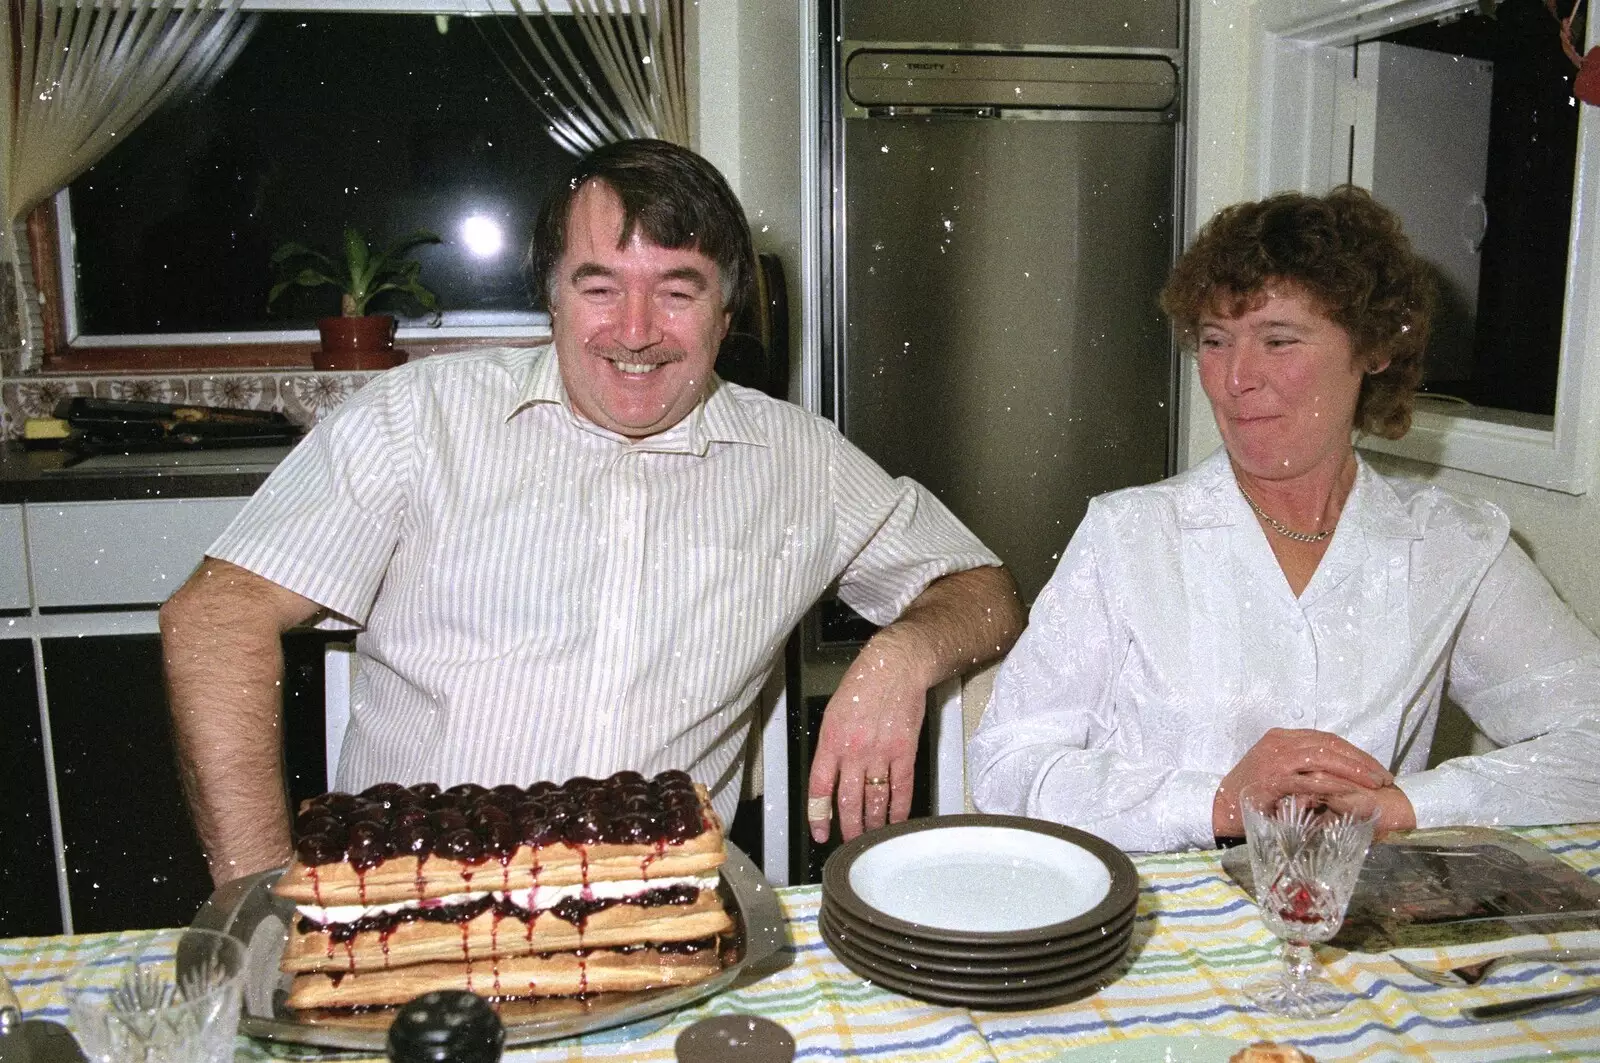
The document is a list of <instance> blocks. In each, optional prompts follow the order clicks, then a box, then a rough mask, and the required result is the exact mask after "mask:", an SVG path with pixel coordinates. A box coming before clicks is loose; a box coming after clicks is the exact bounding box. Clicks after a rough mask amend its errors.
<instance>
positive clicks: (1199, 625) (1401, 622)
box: [968, 451, 1600, 851]
mask: <svg viewBox="0 0 1600 1063" xmlns="http://www.w3.org/2000/svg"><path fill="white" fill-rule="evenodd" d="M1508 532H1509V526H1508V522H1507V520H1506V517H1505V515H1504V514H1503V513H1502V512H1501V511H1500V510H1499V509H1498V508H1497V507H1495V506H1493V505H1492V504H1490V503H1488V502H1483V501H1478V500H1471V499H1462V498H1457V497H1455V496H1453V495H1450V494H1448V493H1446V492H1445V491H1442V490H1440V489H1438V488H1436V487H1432V486H1429V485H1426V484H1420V483H1413V482H1410V481H1405V480H1391V479H1387V478H1385V477H1383V476H1380V475H1378V474H1377V473H1376V472H1374V471H1373V470H1372V469H1371V468H1370V467H1369V466H1368V465H1367V464H1366V463H1365V462H1359V468H1358V471H1357V475H1356V480H1355V486H1354V488H1353V489H1352V491H1351V493H1350V497H1349V498H1348V499H1347V500H1346V502H1345V508H1344V511H1343V513H1342V515H1341V517H1340V520H1339V525H1338V530H1337V531H1336V532H1335V533H1334V536H1333V538H1332V539H1331V540H1330V541H1329V545H1328V550H1327V553H1326V554H1325V555H1324V556H1323V559H1322V563H1321V564H1320V565H1319V566H1318V567H1317V571H1316V573H1315V575H1314V576H1313V577H1312V579H1311V582H1310V583H1309V584H1308V585H1307V586H1306V588H1305V590H1304V592H1303V593H1302V594H1301V595H1300V597H1299V598H1298V599H1297V598H1296V597H1295V596H1294V594H1293V592H1292V591H1291V590H1290V589H1289V584H1288V582H1287V580H1286V579H1285V578H1284V575H1283V572H1282V570H1281V569H1280V568H1279V567H1278V563H1277V560H1276V559H1275V558H1274V556H1273V554H1272V550H1271V547H1270V546H1269V544H1268V543H1267V540H1266V536H1265V533H1264V532H1263V531H1262V529H1261V526H1260V525H1259V524H1258V523H1257V522H1256V520H1255V518H1254V516H1253V515H1252V514H1251V512H1250V510H1249V508H1248V507H1247V505H1246V503H1245V500H1244V496H1243V495H1242V494H1240V492H1239V488H1238V486H1237V484H1236V483H1235V481H1234V478H1233V471H1232V469H1231V467H1230V466H1229V464H1228V460H1227V455H1226V454H1225V453H1223V452H1221V451H1219V452H1218V453H1216V454H1214V455H1213V456H1212V457H1211V458H1209V459H1207V460H1206V461H1205V462H1204V463H1203V464H1201V465H1199V466H1197V467H1196V468H1194V469H1192V470H1190V471H1189V472H1187V473H1185V474H1183V475H1181V476H1177V477H1174V478H1173V479H1170V480H1167V481H1165V482H1163V483H1159V484H1155V485H1152V486H1149V487H1138V488H1132V489H1129V490H1126V491H1118V492H1115V493H1113V494H1109V495H1105V496H1103V497H1100V498H1097V499H1095V500H1094V501H1093V502H1092V503H1091V504H1090V506H1089V511H1088V514H1087V515H1086V516H1085V517H1084V520H1083V523H1082V525H1080V526H1079V528H1078V531H1077V533H1076V534H1075V535H1074V536H1073V538H1072V542H1071V544H1070V545H1069V546H1068V547H1067V552H1066V554H1065V556H1064V557H1063V558H1062V560H1061V563H1060V565H1059V567H1058V568H1057V569H1056V572H1055V574H1054V576H1052V577H1051V579H1050V582H1049V584H1048V585H1047V586H1046V587H1045V589H1044V591H1043V593H1041V594H1040V596H1039V599H1038V601H1037V602H1036V603H1035V604H1034V607H1033V612H1032V616H1031V619H1030V621H1029V625H1028V629H1027V631H1026V632H1024V634H1023V636H1022V638H1021V640H1020V641H1018V643H1017V645H1016V647H1015V648H1014V649H1013V650H1012V651H1011V653H1010V655H1009V656H1008V657H1007V658H1006V662H1005V664H1004V666H1002V668H1001V670H1000V673H999V675H998V677H997V678H996V680H995V687H994V696H993V699H992V700H991V702H990V704H989V709H988V711H987V713H986V714H985V715H984V718H983V722H982V723H981V724H980V725H979V727H978V730H977V733H976V734H975V735H974V736H973V739H972V741H971V743H970V745H969V747H968V762H969V771H970V773H969V778H971V779H972V794H973V800H974V802H975V804H976V805H977V807H978V808H980V809H982V810H983V811H986V812H1005V813H1014V814H1021V815H1028V816H1036V817H1040V818H1043V819H1050V820H1055V821H1057V822H1061V823H1067V824H1071V825H1073V826H1076V827H1080V828H1082V829H1084V830H1088V831H1091V832H1093V833H1095V834H1098V835H1100V836H1101V837H1104V838H1106V839H1108V840H1110V841H1111V842H1113V843H1115V844H1116V845H1118V846H1120V847H1122V848H1124V849H1129V850H1145V851H1148V850H1167V849H1181V848H1190V847H1197V846H1206V847H1209V846H1211V845H1212V844H1213V838H1212V823H1211V806H1212V798H1213V795H1214V794H1215V793H1216V789H1217V785H1218V783H1220V782H1221V780H1222V777H1223V775H1225V774H1226V773H1227V772H1228V771H1229V770H1230V769H1231V768H1232V767H1233V766H1234V765H1235V764H1237V763H1238V762H1239V760H1240V759H1241V758H1242V757H1243V756H1244V754H1245V753H1246V752H1247V751H1248V750H1249V749H1250V747H1251V746H1253V745H1254V744H1255V743H1256V741H1257V740H1258V739H1260V738H1261V736H1262V735H1263V734H1264V733H1265V732H1266V730H1267V729H1268V728H1270V727H1285V728H1315V729H1317V730H1322V731H1330V732H1332V733H1334V734H1337V735H1339V736H1341V737H1343V738H1345V739H1347V740H1349V741H1351V742H1353V743H1355V744H1356V745H1358V746H1360V747H1361V748H1362V749H1365V750H1366V751H1367V752H1368V753H1371V754H1372V755H1373V756H1374V757H1376V758H1377V759H1378V760H1379V761H1381V762H1382V763H1384V764H1385V765H1387V766H1388V767H1389V768H1390V770H1392V771H1393V772H1394V773H1395V775H1396V776H1402V777H1401V778H1400V779H1399V786H1400V788H1401V789H1402V790H1404V791H1405V794H1406V796H1407V797H1408V798H1410V800H1411V803H1412V805H1413V807H1414V808H1415V810H1416V815H1417V824H1418V826H1421V827H1429V826H1440V825H1444V824H1484V825H1492V824H1505V825H1515V824H1533V823H1563V822H1579V821H1586V820H1600V640H1597V639H1596V638H1595V636H1594V635H1593V634H1592V633H1591V632H1590V631H1589V630H1588V629H1587V628H1585V627H1584V626H1583V624H1582V623H1581V622H1580V621H1579V620H1578V619H1577V617H1575V616H1574V615H1573V613H1572V611H1571V610H1570V609H1569V608H1568V607H1567V606H1566V605H1565V604H1564V603H1563V602H1562V601H1561V600H1560V599H1559V598H1557V597H1556V594H1555V592H1554V591H1553V590H1552V589H1551V587H1550V585H1549V583H1548V582H1546V580H1545V579H1544V577H1543V576H1542V575H1540V573H1539V571H1538V570H1537V569H1536V568H1535V567H1534V566H1533V563H1532V562H1531V561H1530V560H1529V559H1528V557H1527V555H1526V554H1524V553H1523V551H1522V550H1521V548H1519V547H1518V546H1517V545H1516V544H1515V543H1514V542H1512V541H1511V539H1510V537H1509V534H1508ZM1441 689H1442V690H1443V691H1445V692H1446V693H1448V694H1449V696H1450V698H1451V700H1452V701H1454V702H1455V703H1456V704H1458V705H1460V706H1461V707H1462V708H1463V709H1464V710H1465V711H1466V712H1467V714H1468V715H1469V716H1471V717H1472V719H1473V720H1474V721H1475V722H1476V723H1477V725H1478V727H1479V728H1481V729H1482V730H1483V731H1484V733H1485V734H1487V735H1488V736H1489V737H1490V738H1492V739H1493V740H1494V741H1495V742H1496V743H1498V744H1500V745H1502V746H1505V747H1508V748H1503V749H1500V750H1498V751H1496V752H1493V753H1489V754H1486V755H1482V756H1473V757H1462V758H1459V759H1456V760H1452V761H1449V762H1447V763H1445V764H1442V765H1440V766H1439V767H1437V768H1434V769H1432V770H1423V769H1424V767H1425V765H1426V763H1427V759H1428V748H1429V745H1430V743H1431V742H1432V739H1433V731H1434V726H1435V723H1436V721H1437V719H1438V712H1439V700H1440V693H1441Z"/></svg>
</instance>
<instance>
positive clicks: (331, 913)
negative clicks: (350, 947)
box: [295, 871, 719, 926]
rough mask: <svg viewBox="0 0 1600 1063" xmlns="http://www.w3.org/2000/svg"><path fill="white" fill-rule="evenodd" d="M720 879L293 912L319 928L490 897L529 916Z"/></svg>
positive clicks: (705, 885)
mask: <svg viewBox="0 0 1600 1063" xmlns="http://www.w3.org/2000/svg"><path fill="white" fill-rule="evenodd" d="M718 879H719V876H718V875H717V873H716V872H714V871H713V872H712V873H711V874H709V875H683V876H679V877H676V878H652V879H642V878H632V879H618V880H616V881H612V882H591V883H589V884H588V885H587V886H585V885H583V883H581V882H575V883H573V884H572V885H570V886H531V887H528V888H525V889H516V890H476V891H474V892H471V893H452V894H449V895H448V896H445V897H427V898H424V899H423V900H420V901H395V902H394V903H393V904H370V905H363V904H339V905H334V906H332V907H329V908H322V907H319V906H317V905H315V904H300V905H296V906H295V910H296V911H297V912H299V913H300V915H302V916H304V917H305V918H306V919H309V920H311V921H312V922H313V923H316V924H318V925H319V926H328V925H329V924H331V923H353V922H355V921H356V920H358V919H364V918H368V917H371V916H377V915H388V914H390V913H391V912H403V911H406V910H407V909H410V908H443V907H446V906H448V905H452V904H466V903H467V902H469V901H474V900H477V899H478V898H480V897H484V896H488V895H490V894H492V895H493V896H494V897H495V898H497V899H499V900H509V901H510V902H511V903H512V904H515V905H516V906H517V907H519V908H523V909H526V910H527V911H530V912H542V911H544V910H545V909H546V908H554V907H555V906H556V905H558V904H560V903H561V902H562V901H564V900H567V899H568V898H572V897H582V898H584V899H585V900H596V901H609V900H617V899H623V900H625V899H627V898H629V897H633V896H636V895H638V894H641V893H644V892H645V891H646V890H655V889H665V888H666V887H668V886H698V887H699V888H700V889H703V890H714V889H716V888H717V882H718Z"/></svg>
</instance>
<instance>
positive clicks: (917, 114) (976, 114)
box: [866, 107, 1000, 118]
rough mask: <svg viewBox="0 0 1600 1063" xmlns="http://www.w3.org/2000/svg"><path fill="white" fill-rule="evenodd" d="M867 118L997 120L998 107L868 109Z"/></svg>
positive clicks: (998, 114)
mask: <svg viewBox="0 0 1600 1063" xmlns="http://www.w3.org/2000/svg"><path fill="white" fill-rule="evenodd" d="M866 110H867V117H868V118H999V117H1000V108H998V107H868V108H867V109H866Z"/></svg>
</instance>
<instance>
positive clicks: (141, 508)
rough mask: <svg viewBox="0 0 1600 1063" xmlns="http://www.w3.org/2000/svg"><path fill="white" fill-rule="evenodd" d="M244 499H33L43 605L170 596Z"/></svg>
mask: <svg viewBox="0 0 1600 1063" xmlns="http://www.w3.org/2000/svg"><path fill="white" fill-rule="evenodd" d="M244 503H245V499H243V498H174V499H160V500H150V501H146V500H139V501H125V502H62V503H56V504H36V503H34V504H29V505H27V506H26V507H24V508H25V515H26V520H27V528H28V561H29V565H30V567H31V569H32V574H33V590H34V597H35V599H36V601H37V603H38V605H39V607H40V608H41V609H45V608H62V607H93V606H111V605H126V606H135V605H153V604H156V603H159V602H164V601H166V600H167V598H168V597H169V596H170V595H171V594H172V592H173V591H175V590H177V589H178V587H180V586H181V585H182V584H183V581H184V580H186V579H188V578H189V574H190V573H191V572H193V571H194V569H195V566H197V565H198V564H199V563H200V558H201V557H202V556H204V554H205V550H206V547H208V546H210V545H211V542H212V540H214V539H216V537H217V536H218V535H219V534H220V533H221V532H222V529H223V528H224V527H226V526H227V524H228V522H229V521H231V520H232V519H233V517H234V515H235V514H237V513H238V512H239V510H240V509H241V508H242V507H243V506H244Z"/></svg>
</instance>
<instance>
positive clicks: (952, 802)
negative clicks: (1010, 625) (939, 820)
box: [928, 661, 1001, 816]
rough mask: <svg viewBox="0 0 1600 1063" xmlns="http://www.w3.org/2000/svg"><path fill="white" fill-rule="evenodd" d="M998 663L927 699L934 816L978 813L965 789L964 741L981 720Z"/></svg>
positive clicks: (950, 683)
mask: <svg viewBox="0 0 1600 1063" xmlns="http://www.w3.org/2000/svg"><path fill="white" fill-rule="evenodd" d="M1000 663H1001V662H1000V661H994V662H993V663H991V664H987V665H984V666H983V667H982V668H979V669H977V670H976V671H973V672H969V673H968V674H966V675H964V676H962V677H961V678H959V679H952V680H949V681H948V682H945V683H941V684H939V685H938V686H937V687H935V688H934V689H933V690H932V691H931V692H930V693H929V695H928V702H929V704H928V713H929V726H930V727H931V728H932V729H933V750H934V755H933V800H932V802H931V804H932V809H933V814H934V815H936V816H948V815H952V814H954V813H957V812H974V811H977V810H976V809H974V808H973V807H972V793H971V791H970V789H969V788H968V786H967V740H968V739H969V738H971V737H972V732H973V731H974V730H976V729H977V727H978V721H979V720H981V719H983V710H984V709H986V708H988V706H989V695H990V694H991V693H992V692H993V691H994V677H995V673H996V672H998V671H999V670H1000Z"/></svg>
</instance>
